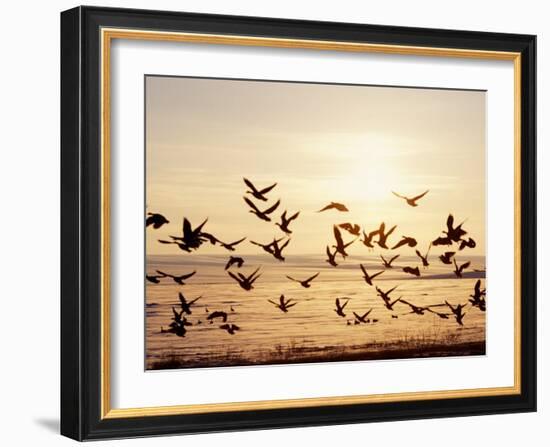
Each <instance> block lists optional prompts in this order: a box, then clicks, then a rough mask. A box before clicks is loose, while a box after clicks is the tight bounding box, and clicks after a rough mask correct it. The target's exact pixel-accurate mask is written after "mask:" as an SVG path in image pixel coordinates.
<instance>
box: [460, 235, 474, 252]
mask: <svg viewBox="0 0 550 447" xmlns="http://www.w3.org/2000/svg"><path fill="white" fill-rule="evenodd" d="M466 247H468V248H475V247H476V241H474V240H473V239H472V238H471V237H470V238H468V240H465V239H461V241H460V246H459V247H458V249H459V250H464V249H465V248H466Z"/></svg>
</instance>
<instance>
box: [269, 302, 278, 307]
mask: <svg viewBox="0 0 550 447" xmlns="http://www.w3.org/2000/svg"><path fill="white" fill-rule="evenodd" d="M267 301H269V302H270V303H271V304H273V305H275V306H277V307H279V303H276V302H275V301H271V300H267Z"/></svg>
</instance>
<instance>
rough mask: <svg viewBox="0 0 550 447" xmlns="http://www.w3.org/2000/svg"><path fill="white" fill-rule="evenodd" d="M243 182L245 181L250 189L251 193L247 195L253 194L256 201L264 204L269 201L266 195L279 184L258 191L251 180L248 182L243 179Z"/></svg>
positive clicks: (247, 192)
mask: <svg viewBox="0 0 550 447" xmlns="http://www.w3.org/2000/svg"><path fill="white" fill-rule="evenodd" d="M243 180H244V182H245V184H246V186H248V187H249V188H250V191H246V194H252V196H253V197H254V198H255V199H258V200H263V201H264V202H266V201H267V197H265V194H267V193H268V192H269V191H271V190H272V189H273V188H275V186H277V183H274V184H273V185H271V186H268V187H267V188H263V189H260V190H258V189H257V188H256V187H255V186H254V185H253V184H252V182H251V181H250V180H248V179H246V178H244V177H243Z"/></svg>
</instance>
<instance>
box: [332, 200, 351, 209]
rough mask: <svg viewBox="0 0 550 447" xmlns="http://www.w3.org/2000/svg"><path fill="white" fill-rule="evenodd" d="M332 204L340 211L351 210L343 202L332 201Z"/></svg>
mask: <svg viewBox="0 0 550 447" xmlns="http://www.w3.org/2000/svg"><path fill="white" fill-rule="evenodd" d="M331 205H332V206H333V207H334V208H336V209H337V210H338V211H349V210H348V208H347V207H346V205H344V204H343V203H338V202H332V203H331Z"/></svg>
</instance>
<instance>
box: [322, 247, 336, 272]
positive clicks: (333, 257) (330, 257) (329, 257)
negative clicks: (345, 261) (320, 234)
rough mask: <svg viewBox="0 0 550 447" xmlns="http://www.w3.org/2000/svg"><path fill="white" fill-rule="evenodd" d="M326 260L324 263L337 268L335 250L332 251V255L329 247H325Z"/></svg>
mask: <svg viewBox="0 0 550 447" xmlns="http://www.w3.org/2000/svg"><path fill="white" fill-rule="evenodd" d="M326 252H327V259H325V262H328V263H329V264H330V265H332V266H333V267H336V266H338V264H337V263H336V253H337V252H336V250H335V251H334V253H332V252H331V251H330V247H329V246H328V245H327V250H326Z"/></svg>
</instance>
